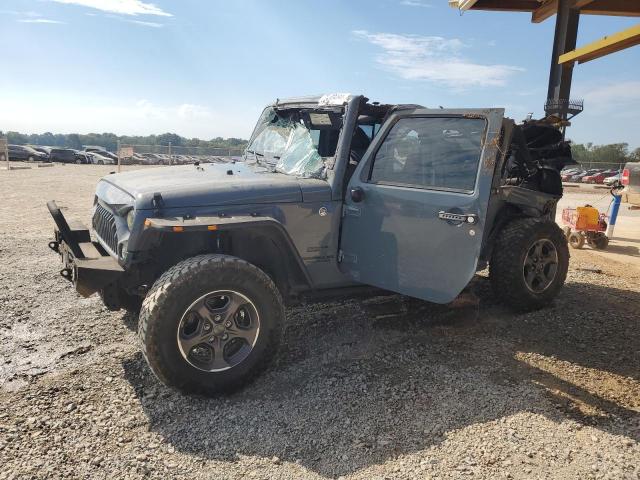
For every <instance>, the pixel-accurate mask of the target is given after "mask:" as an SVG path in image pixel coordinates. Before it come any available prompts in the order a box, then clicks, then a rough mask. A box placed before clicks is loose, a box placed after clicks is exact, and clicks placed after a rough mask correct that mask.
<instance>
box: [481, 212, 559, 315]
mask: <svg viewBox="0 0 640 480" xmlns="http://www.w3.org/2000/svg"><path fill="white" fill-rule="evenodd" d="M489 268H490V269H489V278H490V280H491V285H492V287H493V290H494V293H495V295H496V296H497V297H498V298H500V299H502V300H504V302H505V303H507V304H508V305H509V306H511V307H512V308H514V309H516V310H519V311H528V310H535V309H538V308H541V307H543V306H545V305H548V304H549V302H550V301H551V300H553V299H554V298H555V297H556V296H557V295H558V293H559V292H560V289H561V288H562V286H563V285H564V281H565V279H566V277H567V270H568V268H569V249H568V248H567V240H566V238H565V236H564V235H563V233H562V230H560V228H559V227H558V226H557V225H556V224H555V222H552V221H550V220H540V219H535V218H524V219H518V220H514V221H512V222H510V223H509V224H507V225H506V226H505V227H504V228H503V229H502V231H501V232H500V233H499V234H498V238H497V239H496V243H495V245H494V249H493V255H492V258H491V262H490V267H489Z"/></svg>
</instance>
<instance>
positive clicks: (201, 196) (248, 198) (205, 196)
mask: <svg viewBox="0 0 640 480" xmlns="http://www.w3.org/2000/svg"><path fill="white" fill-rule="evenodd" d="M102 182H104V183H108V184H110V185H112V186H114V187H117V188H118V189H119V190H120V191H122V192H125V193H127V194H129V195H130V196H131V197H133V198H134V199H135V207H136V209H150V208H153V204H152V200H153V196H154V194H155V193H160V194H161V195H162V200H163V206H164V207H166V208H176V207H198V206H207V205H245V204H265V203H286V202H301V201H302V189H301V186H300V184H299V182H298V179H297V178H296V177H293V176H289V175H284V174H281V173H271V172H268V171H264V170H263V169H261V168H256V167H252V166H249V165H247V164H245V163H242V162H237V163H207V164H203V165H200V166H195V165H180V166H175V167H158V168H144V169H140V170H134V171H131V172H124V173H117V174H111V175H107V176H105V177H103V178H102V180H101V183H102ZM104 190H105V188H104V187H100V186H99V187H98V191H99V192H101V191H104ZM109 190H111V189H109ZM98 195H99V196H100V193H98Z"/></svg>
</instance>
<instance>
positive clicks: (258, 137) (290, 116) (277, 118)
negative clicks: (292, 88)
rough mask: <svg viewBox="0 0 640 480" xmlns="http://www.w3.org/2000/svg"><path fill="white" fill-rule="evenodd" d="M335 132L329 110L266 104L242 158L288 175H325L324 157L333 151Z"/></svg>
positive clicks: (313, 176) (337, 130)
mask: <svg viewBox="0 0 640 480" xmlns="http://www.w3.org/2000/svg"><path fill="white" fill-rule="evenodd" d="M322 115H325V116H326V118H324V117H323V118H320V117H321V116H322ZM314 122H315V123H318V124H317V125H314ZM338 133H339V127H338V128H334V126H333V123H332V119H331V118H330V117H329V115H328V114H320V113H308V112H300V111H297V110H292V111H287V112H277V111H276V110H275V109H273V108H271V107H269V108H267V109H266V110H265V111H264V112H263V113H262V115H261V117H260V120H259V121H258V126H257V127H256V130H255V132H254V134H253V136H252V138H251V142H250V143H249V146H248V147H247V149H246V151H245V161H247V162H249V163H253V164H257V165H261V166H264V167H265V168H268V169H269V170H270V171H276V172H280V173H285V174H287V175H295V176H300V177H310V178H324V175H325V160H326V158H327V157H330V156H333V155H335V149H336V146H337V138H338ZM320 144H322V145H320ZM319 150H322V151H319Z"/></svg>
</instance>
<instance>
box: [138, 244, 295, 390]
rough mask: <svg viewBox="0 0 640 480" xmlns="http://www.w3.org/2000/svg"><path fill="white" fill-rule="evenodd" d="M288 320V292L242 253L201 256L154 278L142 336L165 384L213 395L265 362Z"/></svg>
mask: <svg viewBox="0 0 640 480" xmlns="http://www.w3.org/2000/svg"><path fill="white" fill-rule="evenodd" d="M283 323H284V307H283V302H282V298H281V296H280V293H279V291H278V289H277V287H276V286H275V284H274V283H273V281H272V280H271V279H270V278H269V276H268V275H267V274H265V273H264V272H263V271H262V270H260V269H259V268H257V267H255V266H254V265H251V264H250V263H247V262H245V261H244V260H241V259H239V258H235V257H231V256H227V255H200V256H197V257H193V258H190V259H188V260H185V261H183V262H180V263H178V264H177V265H175V266H174V267H172V268H170V269H169V270H167V272H165V273H164V274H163V275H162V276H161V277H160V278H159V279H158V280H157V281H156V282H155V284H154V285H153V287H152V288H151V290H150V291H149V293H148V294H147V296H146V297H145V299H144V302H143V303H142V309H141V310H140V319H139V322H138V336H139V338H140V341H141V344H142V351H143V354H144V356H145V358H146V360H147V362H148V364H149V367H150V368H151V370H152V371H153V373H154V374H155V375H156V376H157V377H158V378H159V379H160V380H161V381H162V382H163V383H165V384H166V385H169V386H171V387H174V388H177V389H178V390H181V391H183V392H186V393H201V394H205V395H214V394H216V393H220V392H228V391H232V390H235V389H237V388H239V387H241V386H242V385H244V384H245V383H247V382H248V381H249V380H251V378H253V377H254V376H255V375H256V374H257V373H259V372H260V371H261V370H262V369H263V368H265V367H266V366H267V364H268V362H269V360H270V359H271V358H272V357H273V355H274V354H275V352H276V350H277V347H278V344H279V342H280V337H281V334H282V328H283V327H282V326H283Z"/></svg>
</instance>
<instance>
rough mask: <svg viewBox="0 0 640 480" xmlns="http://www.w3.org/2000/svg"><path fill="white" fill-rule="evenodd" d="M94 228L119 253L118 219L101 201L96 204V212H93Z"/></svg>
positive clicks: (101, 238)
mask: <svg viewBox="0 0 640 480" xmlns="http://www.w3.org/2000/svg"><path fill="white" fill-rule="evenodd" d="M93 229H94V230H95V231H96V235H98V237H99V238H100V240H102V241H103V242H104V243H106V244H107V246H108V247H109V248H110V249H111V250H112V251H113V252H114V253H116V254H117V253H118V232H117V230H116V219H115V218H114V216H113V213H111V212H110V211H109V210H107V209H106V208H104V207H103V206H102V205H100V204H99V203H98V204H97V205H96V212H95V213H94V214H93Z"/></svg>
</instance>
